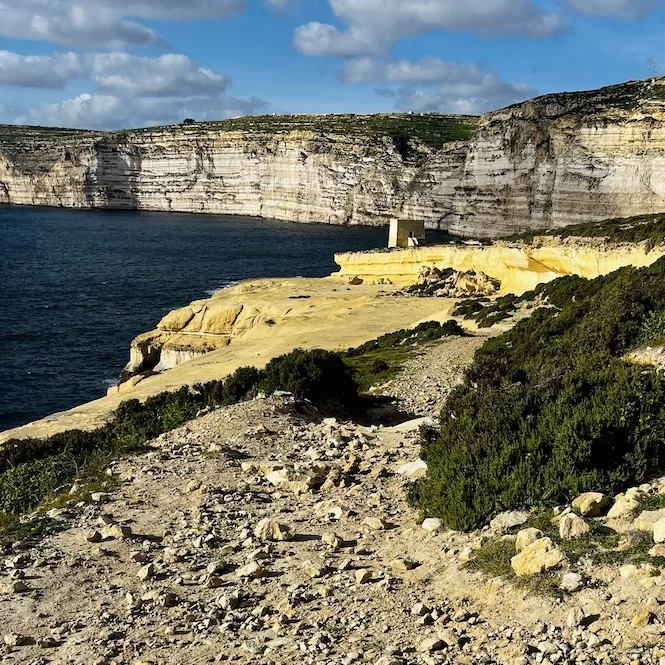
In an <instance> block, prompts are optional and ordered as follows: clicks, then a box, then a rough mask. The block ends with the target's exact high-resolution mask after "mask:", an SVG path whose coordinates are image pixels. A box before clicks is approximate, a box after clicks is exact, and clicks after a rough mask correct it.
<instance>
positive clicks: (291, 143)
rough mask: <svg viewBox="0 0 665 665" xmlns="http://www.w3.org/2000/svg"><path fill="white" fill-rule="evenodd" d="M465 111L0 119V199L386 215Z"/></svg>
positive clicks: (335, 219)
mask: <svg viewBox="0 0 665 665" xmlns="http://www.w3.org/2000/svg"><path fill="white" fill-rule="evenodd" d="M476 123H477V119H476V118H473V117H464V116H441V115H426V116H414V117H411V116H408V115H399V114H398V115H379V116H357V117H356V116H302V117H299V116H284V117H260V118H241V119H238V120H231V121H226V122H219V123H201V124H196V123H195V124H187V125H179V126H173V127H160V128H154V129H145V130H137V131H131V132H111V133H95V132H81V131H74V130H51V129H46V128H14V127H3V128H2V129H0V203H13V204H23V205H51V206H67V207H102V208H130V209H143V210H163V211H180V212H195V213H223V214H233V215H256V216H262V217H270V218H276V219H285V220H291V221H297V222H326V223H332V224H369V225H379V224H385V223H387V221H388V220H389V218H390V217H391V216H393V215H394V214H395V212H396V210H397V209H398V208H399V206H400V204H401V196H402V193H403V191H404V190H405V188H406V186H407V184H408V183H409V181H410V180H411V179H412V178H413V177H414V175H415V174H416V172H417V170H418V168H419V167H420V165H421V164H422V163H423V162H425V161H426V160H428V159H429V158H430V157H431V156H432V155H433V154H434V153H435V152H436V151H437V150H438V149H440V148H441V147H442V146H443V145H444V144H445V143H447V142H448V141H453V140H457V139H468V138H470V137H471V136H472V135H473V133H474V131H475V125H476Z"/></svg>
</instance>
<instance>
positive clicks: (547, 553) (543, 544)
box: [510, 538, 566, 576]
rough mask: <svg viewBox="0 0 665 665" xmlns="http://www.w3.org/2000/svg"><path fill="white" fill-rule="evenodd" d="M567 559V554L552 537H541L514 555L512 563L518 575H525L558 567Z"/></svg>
mask: <svg viewBox="0 0 665 665" xmlns="http://www.w3.org/2000/svg"><path fill="white" fill-rule="evenodd" d="M565 561H566V555H565V554H564V553H563V552H562V551H561V550H560V549H559V548H558V547H557V546H556V545H555V544H554V543H553V542H552V540H551V539H550V538H541V539H540V540H537V541H536V542H535V543H532V544H531V545H529V546H528V547H526V548H525V549H524V550H522V551H521V552H520V553H519V554H517V555H516V556H514V557H513V558H512V559H511V560H510V563H511V566H512V568H513V570H514V571H515V573H516V574H517V575H518V576H525V575H536V574H538V573H542V572H543V571H545V570H551V569H553V568H558V567H559V566H561V565H562V564H563V563H564V562H565Z"/></svg>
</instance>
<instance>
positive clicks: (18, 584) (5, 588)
mask: <svg viewBox="0 0 665 665" xmlns="http://www.w3.org/2000/svg"><path fill="white" fill-rule="evenodd" d="M26 591H30V588H29V587H28V585H27V584H25V582H22V581H21V580H14V581H11V582H7V583H6V584H0V592H1V593H6V594H14V593H25V592H26Z"/></svg>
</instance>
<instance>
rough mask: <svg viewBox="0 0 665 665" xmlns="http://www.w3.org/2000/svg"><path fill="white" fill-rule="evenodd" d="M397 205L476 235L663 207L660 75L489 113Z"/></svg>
mask: <svg viewBox="0 0 665 665" xmlns="http://www.w3.org/2000/svg"><path fill="white" fill-rule="evenodd" d="M461 153H464V154H461ZM403 210H404V216H405V217H407V218H411V217H418V216H420V217H421V218H425V219H426V220H427V222H428V223H429V225H430V226H435V227H438V228H442V229H446V230H448V231H449V232H450V233H452V234H456V235H462V236H475V237H497V236H502V235H508V234H514V233H516V232H521V231H527V230H540V229H553V228H557V227H562V226H566V225H569V224H578V223H580V222H591V221H600V220H603V219H608V218H613V217H629V216H633V215H640V214H648V213H656V212H662V211H664V210H665V79H659V80H656V81H653V82H636V83H630V84H626V85H623V86H614V87H611V88H606V89H603V90H599V91H595V92H590V93H577V94H569V95H550V96H546V97H543V98H540V99H537V100H534V101H532V102H526V103H524V104H520V105H518V106H514V107H511V108H508V109H505V110H503V111H498V112H496V113H490V114H488V115H486V116H484V117H483V118H482V119H481V122H480V126H479V129H478V133H477V135H476V137H475V139H474V140H473V141H471V142H470V143H469V144H467V146H466V150H464V148H462V149H461V150H460V149H455V148H453V147H452V146H449V147H447V148H444V150H442V151H441V152H439V153H438V154H437V155H435V156H434V157H433V158H432V159H430V160H429V161H428V162H427V163H426V164H425V165H424V166H423V168H422V169H421V171H420V172H419V173H418V174H417V176H416V178H415V180H414V182H413V183H412V185H411V186H410V188H409V193H408V194H407V196H406V197H405V200H404V208H403Z"/></svg>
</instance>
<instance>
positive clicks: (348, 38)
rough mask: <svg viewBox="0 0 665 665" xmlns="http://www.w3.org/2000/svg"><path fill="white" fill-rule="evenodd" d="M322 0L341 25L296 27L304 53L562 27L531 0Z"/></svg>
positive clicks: (371, 49) (348, 52)
mask: <svg viewBox="0 0 665 665" xmlns="http://www.w3.org/2000/svg"><path fill="white" fill-rule="evenodd" d="M328 1H329V3H330V7H331V9H332V11H333V13H334V14H335V16H336V17H337V18H339V19H340V21H342V22H343V23H344V24H345V26H346V27H345V28H344V29H339V28H337V27H335V26H334V25H330V24H325V23H317V22H312V23H308V24H307V25H303V26H300V27H299V28H297V29H296V32H295V36H294V43H295V46H296V48H297V49H298V50H299V51H300V52H301V53H303V54H305V55H312V56H344V57H349V56H358V55H377V54H381V53H385V52H386V51H387V50H388V49H389V48H390V46H391V45H392V44H393V43H394V42H395V41H397V40H398V39H400V38H402V37H406V36H414V35H419V34H422V33H425V32H429V31H431V30H437V29H443V30H449V31H454V32H470V33H473V34H477V35H481V36H493V35H519V36H526V37H535V38H542V37H547V36H549V35H552V34H554V33H556V32H558V31H560V30H562V28H563V26H562V23H561V18H560V17H559V15H558V14H556V13H553V12H546V11H543V10H542V9H540V8H539V7H538V6H536V5H535V4H534V3H533V2H532V0H464V1H460V0H328Z"/></svg>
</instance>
